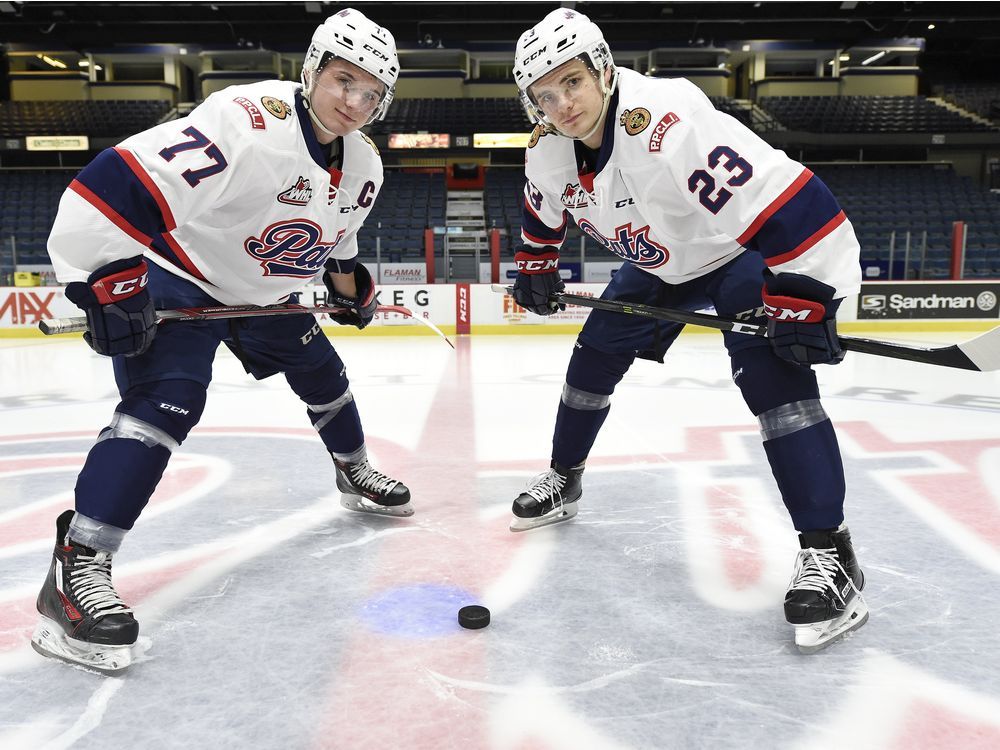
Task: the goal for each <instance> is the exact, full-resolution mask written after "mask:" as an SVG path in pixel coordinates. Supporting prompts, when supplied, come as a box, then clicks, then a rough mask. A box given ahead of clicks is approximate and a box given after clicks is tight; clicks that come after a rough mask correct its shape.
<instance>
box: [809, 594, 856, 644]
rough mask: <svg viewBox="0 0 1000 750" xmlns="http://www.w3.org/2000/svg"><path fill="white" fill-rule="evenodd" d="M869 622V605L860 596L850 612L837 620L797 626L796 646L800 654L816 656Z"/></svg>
mask: <svg viewBox="0 0 1000 750" xmlns="http://www.w3.org/2000/svg"><path fill="white" fill-rule="evenodd" d="M866 622H868V605H867V604H865V601H864V599H862V598H861V597H860V596H858V598H857V600H856V602H855V604H854V606H853V607H851V609H850V611H848V612H846V613H844V614H843V615H841V616H840V617H838V618H837V619H836V620H828V621H827V622H818V623H813V624H811V625H795V626H794V627H795V646H796V647H797V648H798V650H799V653H802V654H815V653H816V652H817V651H822V650H823V649H825V648H826V647H827V646H829V645H830V644H832V643H835V642H836V641H839V640H840V639H841V638H843V637H844V636H846V635H847V634H848V633H850V632H852V631H854V630H857V629H858V628H860V627H861V626H862V625H864V624H865V623H866Z"/></svg>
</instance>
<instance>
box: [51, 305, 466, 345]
mask: <svg viewBox="0 0 1000 750" xmlns="http://www.w3.org/2000/svg"><path fill="white" fill-rule="evenodd" d="M345 311H346V308H344V307H336V306H334V305H316V306H315V307H305V306H303V305H265V306H263V307H258V306H256V305H232V306H226V307H181V308H178V309H176V310H157V311H156V322H157V323H162V322H163V321H165V320H224V319H227V318H258V317H261V316H264V315H302V314H305V313H310V314H312V313H338V312H345ZM375 311H376V312H381V313H396V314H398V315H402V316H404V317H407V318H412V319H413V320H415V321H417V322H418V323H420V324H422V325H425V326H427V327H428V328H430V329H431V330H432V331H434V333H436V334H437V335H438V336H440V337H441V338H443V339H444V340H445V343H447V344H448V346H450V347H451V348H452V349H454V348H455V345H454V344H453V343H451V339H449V338H448V337H447V336H445V335H444V332H443V331H442V330H441V329H440V328H438V327H437V326H436V325H434V324H433V323H431V322H430V321H429V320H424V319H423V318H418V317H417V316H416V315H414V314H413V311H412V310H410V309H409V308H408V307H403V306H401V305H379V306H378V307H377V308H376V309H375ZM38 328H39V330H41V332H42V333H44V334H45V335H46V336H52V335H55V334H57V333H80V332H81V331H86V330H87V319H86V318H84V317H80V318H52V319H50V320H40V321H38Z"/></svg>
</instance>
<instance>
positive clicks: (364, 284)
mask: <svg viewBox="0 0 1000 750" xmlns="http://www.w3.org/2000/svg"><path fill="white" fill-rule="evenodd" d="M323 283H324V284H326V289H327V291H328V292H329V293H330V294H329V296H328V297H327V302H329V303H330V304H331V305H340V306H341V307H345V308H347V309H346V310H345V311H344V312H342V313H330V317H331V318H332V319H333V320H334V321H335V322H337V323H339V324H340V325H342V326H357V327H358V328H364V327H365V326H366V325H368V324H369V323H371V322H372V318H374V317H375V309H376V308H377V307H378V299H376V297H375V282H373V281H372V275H371V274H370V273H368V269H367V268H365V267H364V266H363V265H362V264H361V263H358V264H357V265H356V266H354V283H355V284H356V285H357V288H358V296H357V297H348V296H347V295H345V294H343V293H341V292H338V291H337V289H336V287H334V285H333V279H332V278H331V277H330V274H329V273H324V274H323Z"/></svg>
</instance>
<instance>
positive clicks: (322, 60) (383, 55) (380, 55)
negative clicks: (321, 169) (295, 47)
mask: <svg viewBox="0 0 1000 750" xmlns="http://www.w3.org/2000/svg"><path fill="white" fill-rule="evenodd" d="M333 58H340V59H341V60H346V61H347V62H349V63H353V64H354V65H357V66H358V67H359V68H361V69H362V70H364V71H366V72H368V73H371V74H372V75H373V76H375V77H376V78H377V79H378V80H379V81H381V82H382V83H383V84H384V85H385V91H384V92H383V94H382V99H381V101H379V103H378V106H377V107H375V110H374V111H373V112H372V114H371V117H369V118H368V123H372V122H375V121H376V120H381V119H383V118H384V117H385V113H386V110H387V109H388V108H389V104H390V103H391V102H392V98H393V96H394V94H395V91H396V79H397V78H399V56H398V55H397V54H396V40H395V39H393V36H392V34H390V33H389V31H387V30H386V29H384V28H382V27H381V26H379V25H378V24H377V23H375V22H374V21H371V20H370V19H368V18H367V17H366V16H365V15H364V14H363V13H361V12H360V11H357V10H354V9H353V8H344V10H342V11H340V12H339V13H335V14H334V15H332V16H330V17H329V18H328V19H326V21H324V22H323V23H322V24H321V25H320V26H319V27H317V29H316V31H315V32H314V33H313V37H312V42H310V44H309V49H308V51H307V52H306V58H305V60H304V61H303V63H302V76H301V80H302V95H303V96H304V97H305V100H306V102H307V103H310V97H311V96H312V92H313V88H314V87H315V85H316V79H317V78H318V77H319V74H320V72H321V71H322V70H323V67H324V66H325V65H326V64H327V63H328V62H330V60H332V59H333ZM309 114H310V116H312V108H311V107H310V110H309ZM313 120H314V121H315V117H314V118H313ZM368 123H366V124H368ZM320 126H321V127H322V124H320ZM324 130H325V128H324Z"/></svg>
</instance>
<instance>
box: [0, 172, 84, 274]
mask: <svg viewBox="0 0 1000 750" xmlns="http://www.w3.org/2000/svg"><path fill="white" fill-rule="evenodd" d="M72 177H73V173H72V172H68V171H30V172H29V171H5V172H2V173H0V278H2V277H5V276H6V274H9V273H10V272H11V271H13V270H14V269H13V251H12V248H11V237H12V236H13V237H14V239H15V243H16V244H15V247H16V250H17V262H18V264H31V265H35V264H41V265H45V264H48V263H49V262H50V261H49V255H48V252H46V250H45V244H46V241H47V240H48V237H49V230H50V229H51V228H52V219H53V218H54V217H55V215H56V208H57V207H58V205H59V197H60V196H61V195H62V193H63V190H65V189H66V186H67V185H68V184H69V182H70V180H71V179H72Z"/></svg>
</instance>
